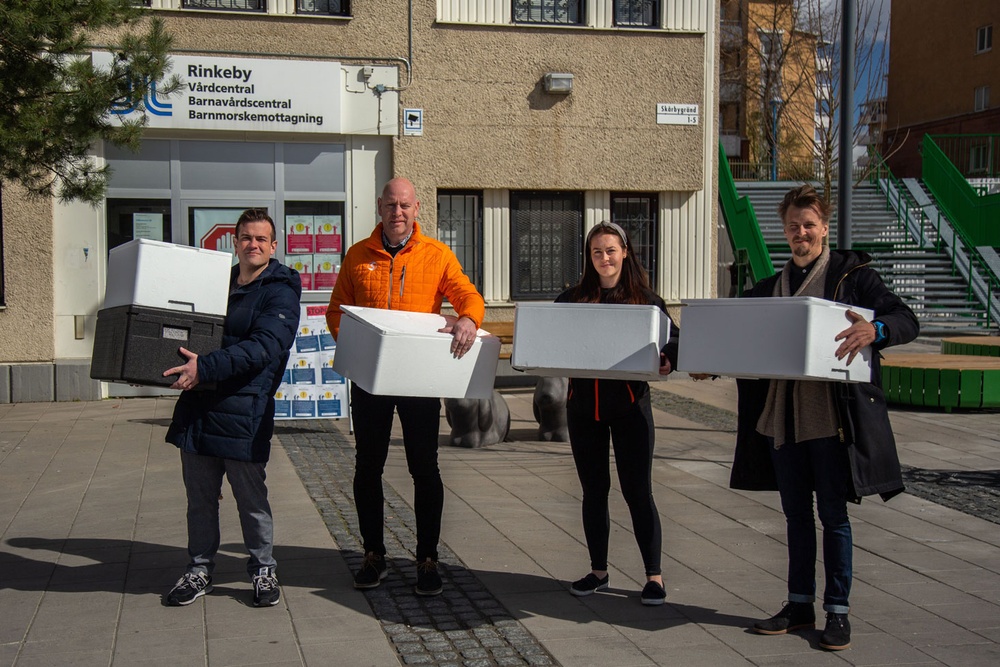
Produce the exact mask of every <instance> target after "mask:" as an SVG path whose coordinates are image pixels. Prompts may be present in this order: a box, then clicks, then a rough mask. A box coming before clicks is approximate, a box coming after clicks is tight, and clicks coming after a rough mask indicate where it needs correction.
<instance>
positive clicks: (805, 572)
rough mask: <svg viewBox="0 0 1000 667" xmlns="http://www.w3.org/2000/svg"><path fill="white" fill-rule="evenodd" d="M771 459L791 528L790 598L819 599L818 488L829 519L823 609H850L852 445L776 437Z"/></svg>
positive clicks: (839, 611)
mask: <svg viewBox="0 0 1000 667" xmlns="http://www.w3.org/2000/svg"><path fill="white" fill-rule="evenodd" d="M771 460H772V461H773V462H774V472H775V474H776V475H777V478H778V493H779V494H780V495H781V509H782V511H783V512H784V513H785V520H786V523H787V531H788V601H789V602H809V603H811V602H813V600H815V599H816V519H815V516H814V514H813V494H814V493H815V494H816V510H817V513H818V514H819V520H820V522H821V523H822V525H823V565H824V569H825V572H826V588H825V590H824V592H823V609H824V611H828V612H834V613H837V614H846V613H847V612H848V610H849V609H850V603H849V602H848V598H849V597H850V594H851V577H852V553H853V548H854V545H853V542H852V539H851V522H850V519H849V518H848V516H847V495H848V488H849V487H850V479H851V469H850V461H849V460H848V457H847V448H846V446H845V445H844V444H843V443H842V442H840V440H839V438H820V439H818V440H807V441H806V442H785V444H783V445H782V446H781V447H780V448H779V449H775V448H774V441H773V440H771Z"/></svg>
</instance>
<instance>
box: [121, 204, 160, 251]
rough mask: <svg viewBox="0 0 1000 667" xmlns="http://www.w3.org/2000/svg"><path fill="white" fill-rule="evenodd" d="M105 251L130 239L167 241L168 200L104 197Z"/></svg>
mask: <svg viewBox="0 0 1000 667" xmlns="http://www.w3.org/2000/svg"><path fill="white" fill-rule="evenodd" d="M107 210H108V250H111V249H112V248H116V247H118V246H120V245H121V244H123V243H127V242H129V241H131V240H133V239H150V240H153V241H167V242H170V241H172V240H173V239H172V238H171V235H170V231H171V227H170V200H169V199H124V198H123V199H110V198H109V199H108V201H107Z"/></svg>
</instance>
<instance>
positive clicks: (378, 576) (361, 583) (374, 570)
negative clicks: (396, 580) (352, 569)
mask: <svg viewBox="0 0 1000 667" xmlns="http://www.w3.org/2000/svg"><path fill="white" fill-rule="evenodd" d="M388 575H389V572H388V570H386V569H385V556H380V555H379V554H377V553H375V552H374V551H369V552H368V553H366V554H365V559H364V560H363V561H361V569H360V570H358V573H357V574H355V575H354V587H355V588H358V589H362V590H363V589H366V588H378V585H379V584H381V583H382V580H383V579H385V578H386V577H387V576H388Z"/></svg>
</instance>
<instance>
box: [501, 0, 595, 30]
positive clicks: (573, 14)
mask: <svg viewBox="0 0 1000 667" xmlns="http://www.w3.org/2000/svg"><path fill="white" fill-rule="evenodd" d="M513 1H514V22H515V23H551V24H555V25H580V22H581V19H582V17H583V0H513Z"/></svg>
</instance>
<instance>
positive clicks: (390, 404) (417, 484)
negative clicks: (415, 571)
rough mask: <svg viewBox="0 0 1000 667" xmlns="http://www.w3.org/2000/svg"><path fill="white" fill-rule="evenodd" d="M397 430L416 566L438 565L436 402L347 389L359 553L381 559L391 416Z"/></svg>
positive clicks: (440, 493) (440, 504)
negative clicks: (409, 490)
mask: <svg viewBox="0 0 1000 667" xmlns="http://www.w3.org/2000/svg"><path fill="white" fill-rule="evenodd" d="M394 411H395V412H398V413H399V423H400V424H401V425H402V427H403V448H404V449H405V450H406V466H407V468H408V469H409V471H410V476H411V477H412V478H413V507H414V512H415V514H416V516H417V547H416V557H417V560H418V561H423V560H425V559H427V558H431V559H433V560H437V559H438V554H437V545H438V541H439V540H440V538H441V512H442V511H443V509H444V485H443V484H442V482H441V472H440V470H439V469H438V449H437V448H438V432H439V431H440V423H441V399H438V398H413V397H409V396H376V395H374V394H369V393H368V392H366V391H365V390H363V389H361V388H360V387H359V386H357V385H356V384H353V383H352V385H351V412H352V418H353V420H354V440H355V444H356V451H355V467H354V504H355V506H356V507H357V510H358V528H359V529H360V531H361V538H362V540H363V542H364V549H365V552H369V551H374V552H375V553H377V554H380V555H385V542H384V538H383V525H384V523H385V513H384V506H385V496H384V495H383V492H382V472H383V470H384V469H385V461H386V458H387V457H388V455H389V437H390V435H391V433H392V418H393V412H394Z"/></svg>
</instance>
